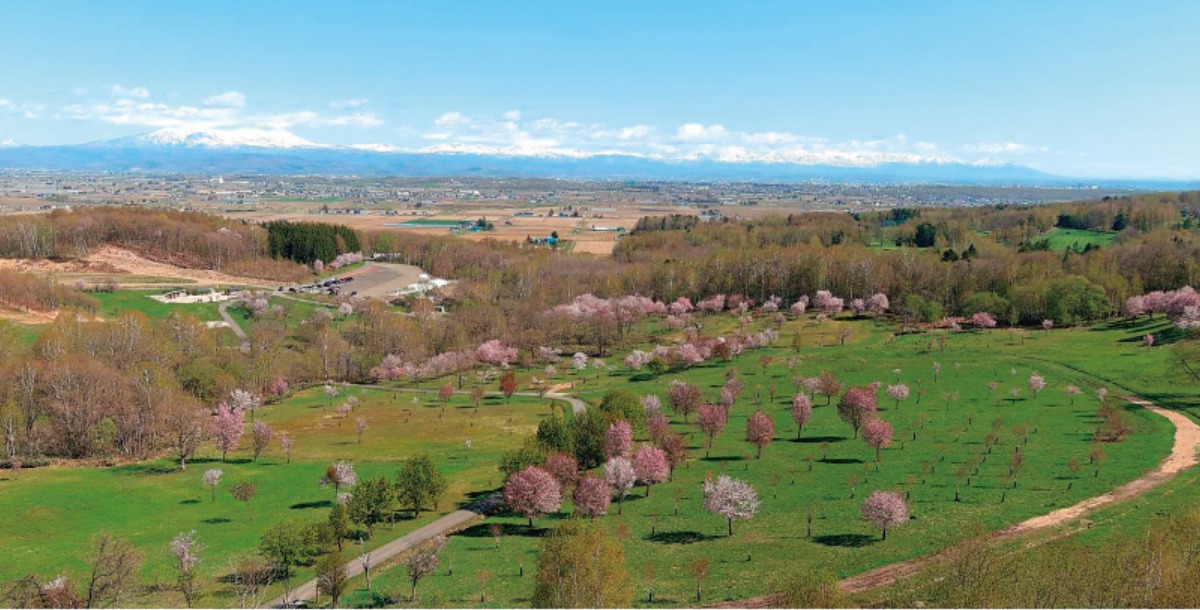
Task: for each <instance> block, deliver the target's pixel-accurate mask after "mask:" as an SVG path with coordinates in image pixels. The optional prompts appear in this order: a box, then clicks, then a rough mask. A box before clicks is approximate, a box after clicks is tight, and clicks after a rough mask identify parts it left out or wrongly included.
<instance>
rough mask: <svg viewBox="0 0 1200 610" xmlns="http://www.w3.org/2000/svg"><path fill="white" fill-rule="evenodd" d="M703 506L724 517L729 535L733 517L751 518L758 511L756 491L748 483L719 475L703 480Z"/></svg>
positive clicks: (731, 529) (731, 532) (731, 531)
mask: <svg viewBox="0 0 1200 610" xmlns="http://www.w3.org/2000/svg"><path fill="white" fill-rule="evenodd" d="M704 508H705V510H707V511H708V512H710V513H712V514H714V515H720V516H722V517H725V521H726V523H727V524H728V526H729V535H730V536H732V535H733V520H734V519H751V518H753V517H754V514H755V513H756V512H758V492H756V491H754V488H753V487H751V486H750V484H749V483H747V482H745V481H742V480H740V479H731V478H729V476H728V475H724V474H723V475H721V476H719V477H717V479H716V480H713V479H712V478H707V479H705V480H704Z"/></svg>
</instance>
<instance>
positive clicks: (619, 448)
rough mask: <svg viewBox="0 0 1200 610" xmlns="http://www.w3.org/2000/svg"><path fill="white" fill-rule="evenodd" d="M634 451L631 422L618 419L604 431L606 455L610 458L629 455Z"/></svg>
mask: <svg viewBox="0 0 1200 610" xmlns="http://www.w3.org/2000/svg"><path fill="white" fill-rule="evenodd" d="M631 451H633V427H632V426H630V425H629V422H627V421H624V420H617V421H615V422H613V423H612V424H611V425H609V426H608V431H607V432H605V433H604V455H605V456H607V457H609V458H614V457H625V458H627V457H629V453H630V452H631Z"/></svg>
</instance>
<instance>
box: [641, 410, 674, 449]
mask: <svg viewBox="0 0 1200 610" xmlns="http://www.w3.org/2000/svg"><path fill="white" fill-rule="evenodd" d="M646 431H647V432H648V433H649V434H650V440H652V441H654V442H655V443H661V442H662V438H663V436H665V435H666V434H667V433H668V432H670V431H671V422H670V421H669V420H667V417H666V416H665V415H663V414H662V413H655V414H654V415H651V416H650V417H648V418H647V419H646Z"/></svg>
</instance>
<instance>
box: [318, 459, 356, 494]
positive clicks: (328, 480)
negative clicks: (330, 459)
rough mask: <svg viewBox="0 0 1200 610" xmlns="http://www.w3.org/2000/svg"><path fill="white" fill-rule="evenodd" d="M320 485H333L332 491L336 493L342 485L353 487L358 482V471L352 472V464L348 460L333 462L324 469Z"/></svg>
mask: <svg viewBox="0 0 1200 610" xmlns="http://www.w3.org/2000/svg"><path fill="white" fill-rule="evenodd" d="M319 482H320V483H321V487H328V486H330V485H332V486H333V493H334V495H337V493H338V492H339V491H341V488H343V487H354V485H355V484H356V483H358V473H356V472H354V464H351V463H350V462H334V463H332V464H330V465H329V467H328V468H326V469H325V474H324V475H323V476H322V477H321V479H320V481H319Z"/></svg>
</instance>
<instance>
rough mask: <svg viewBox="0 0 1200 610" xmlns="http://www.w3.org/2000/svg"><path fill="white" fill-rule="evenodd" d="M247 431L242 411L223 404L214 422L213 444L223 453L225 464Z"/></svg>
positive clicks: (218, 409)
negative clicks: (227, 457)
mask: <svg viewBox="0 0 1200 610" xmlns="http://www.w3.org/2000/svg"><path fill="white" fill-rule="evenodd" d="M245 431H246V416H245V414H244V413H243V412H242V410H241V409H236V408H232V407H230V406H228V405H225V404H222V405H220V406H218V407H217V416H216V419H215V421H214V422H213V442H214V443H216V445H217V449H219V450H220V451H221V461H222V462H224V461H225V458H226V456H227V455H228V454H229V452H230V451H235V450H237V448H238V444H239V443H240V442H241V440H242V434H243V433H245Z"/></svg>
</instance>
